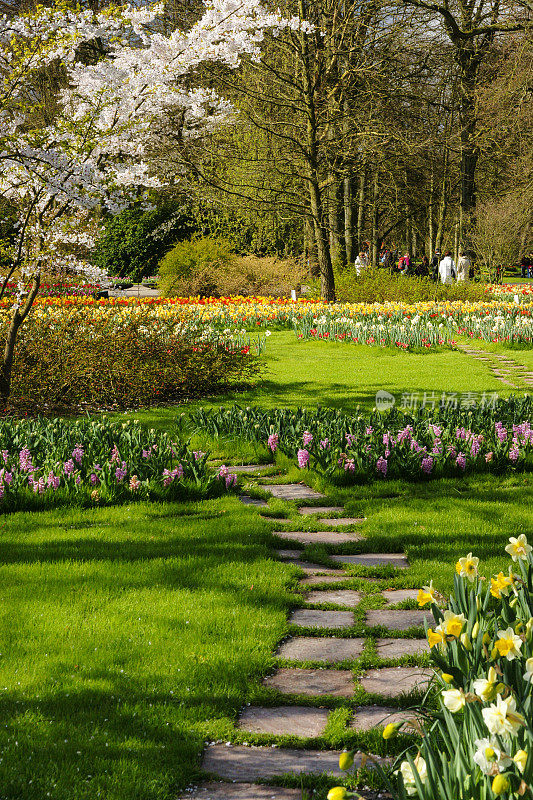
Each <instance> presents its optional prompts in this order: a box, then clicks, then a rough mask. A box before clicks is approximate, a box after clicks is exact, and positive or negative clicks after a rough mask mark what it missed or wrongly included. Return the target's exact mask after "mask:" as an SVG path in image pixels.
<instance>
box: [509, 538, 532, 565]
mask: <svg viewBox="0 0 533 800" xmlns="http://www.w3.org/2000/svg"><path fill="white" fill-rule="evenodd" d="M509 542H510V543H509V544H508V545H507V547H506V548H505V551H506V552H507V553H509V555H510V556H511V558H512V559H513V561H518V559H519V558H521V559H522V560H523V561H527V557H528V554H529V553H531V550H532V547H531V545H530V544H528V543H527V538H526V535H525V534H524V533H521V534H520V536H519V537H518V538H515V537H514V536H510V537H509Z"/></svg>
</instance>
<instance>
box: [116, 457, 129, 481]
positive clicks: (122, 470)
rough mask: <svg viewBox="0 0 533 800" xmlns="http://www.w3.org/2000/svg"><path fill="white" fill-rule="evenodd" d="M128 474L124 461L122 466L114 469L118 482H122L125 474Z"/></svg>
mask: <svg viewBox="0 0 533 800" xmlns="http://www.w3.org/2000/svg"><path fill="white" fill-rule="evenodd" d="M127 474H128V465H127V464H126V462H125V461H123V462H122V466H120V467H117V468H116V470H115V478H116V479H117V481H118V482H119V483H122V481H123V480H124V478H125V477H126V475H127Z"/></svg>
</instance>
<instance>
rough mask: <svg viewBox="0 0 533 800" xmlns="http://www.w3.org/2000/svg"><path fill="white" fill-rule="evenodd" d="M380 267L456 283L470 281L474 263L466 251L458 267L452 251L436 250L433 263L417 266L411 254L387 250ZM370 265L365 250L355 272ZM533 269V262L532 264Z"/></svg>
mask: <svg viewBox="0 0 533 800" xmlns="http://www.w3.org/2000/svg"><path fill="white" fill-rule="evenodd" d="M379 262H380V266H381V267H384V268H385V269H388V270H390V271H391V272H392V273H396V274H398V275H416V276H417V277H418V278H429V277H431V279H432V280H434V281H435V282H437V281H439V280H440V282H441V283H448V284H449V283H453V282H454V281H459V282H461V281H463V282H464V281H469V280H470V278H471V277H472V276H471V272H472V262H471V261H470V259H469V258H468V256H467V254H466V253H465V252H464V251H461V252H460V253H459V259H458V261H457V266H456V265H455V261H454V260H453V257H452V254H451V252H450V250H446V251H445V253H444V255H442V254H441V252H440V250H435V254H434V256H433V258H432V259H431V262H430V260H429V258H428V257H427V256H422V261H421V262H420V263H417V264H415V262H414V259H413V258H412V256H411V254H410V253H409V252H406V253H404V255H402V256H400V257H399V258H398V253H393V252H392V250H385V251H384V252H383V253H381V255H380V260H379ZM369 264H370V258H369V255H368V253H367V252H365V251H364V250H363V251H361V252H360V253H359V255H358V256H357V258H356V259H355V270H356V273H357V275H360V274H361V271H362V270H364V269H366V268H367V267H368V266H369ZM532 269H533V262H532Z"/></svg>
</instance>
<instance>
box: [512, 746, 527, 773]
mask: <svg viewBox="0 0 533 800" xmlns="http://www.w3.org/2000/svg"><path fill="white" fill-rule="evenodd" d="M513 761H514V763H515V764H517V765H518V769H519V770H520V772H523V771H524V770H525V768H526V763H527V753H526V751H525V750H517V751H516V753H515V754H514V756H513Z"/></svg>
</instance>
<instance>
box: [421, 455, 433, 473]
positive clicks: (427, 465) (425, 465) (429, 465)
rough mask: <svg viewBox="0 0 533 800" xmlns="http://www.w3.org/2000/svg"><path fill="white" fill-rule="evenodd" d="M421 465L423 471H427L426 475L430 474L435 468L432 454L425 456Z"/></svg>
mask: <svg viewBox="0 0 533 800" xmlns="http://www.w3.org/2000/svg"><path fill="white" fill-rule="evenodd" d="M420 466H421V467H422V472H425V473H426V475H429V474H430V473H431V470H432V469H433V459H432V458H431V456H426V458H423V459H422V462H421V464H420Z"/></svg>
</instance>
